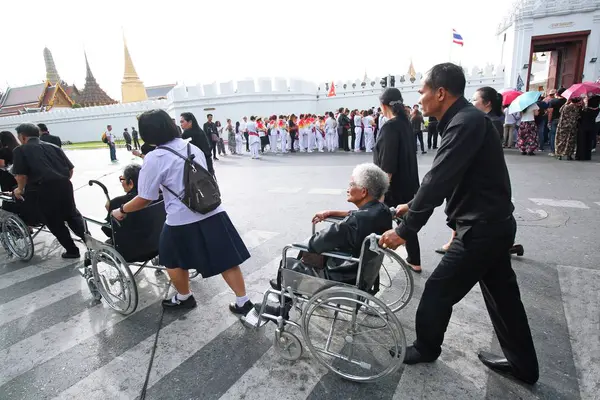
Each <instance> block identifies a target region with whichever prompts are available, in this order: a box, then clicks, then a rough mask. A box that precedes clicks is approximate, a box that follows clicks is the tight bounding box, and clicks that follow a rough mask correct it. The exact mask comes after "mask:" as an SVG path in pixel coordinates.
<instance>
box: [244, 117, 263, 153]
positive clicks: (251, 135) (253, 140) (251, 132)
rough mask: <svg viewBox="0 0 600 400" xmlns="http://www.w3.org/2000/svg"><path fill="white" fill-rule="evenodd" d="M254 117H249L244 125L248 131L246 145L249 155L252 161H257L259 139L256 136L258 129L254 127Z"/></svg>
mask: <svg viewBox="0 0 600 400" xmlns="http://www.w3.org/2000/svg"><path fill="white" fill-rule="evenodd" d="M255 121H256V117H254V115H253V116H251V117H250V122H248V124H247V125H246V129H248V143H249V146H250V155H251V156H252V159H258V158H259V157H258V153H259V150H260V137H259V136H258V129H257V127H256V122H255Z"/></svg>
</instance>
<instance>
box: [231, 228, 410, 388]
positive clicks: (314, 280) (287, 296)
mask: <svg viewBox="0 0 600 400" xmlns="http://www.w3.org/2000/svg"><path fill="white" fill-rule="evenodd" d="M328 222H332V223H337V222H339V220H337V219H330V220H329V221H328ZM313 232H314V229H313ZM379 239H380V236H378V235H375V234H371V235H369V236H367V237H366V238H365V240H364V242H363V244H362V248H361V253H360V257H359V258H355V257H353V256H352V255H349V254H343V253H339V252H328V253H323V254H321V255H322V256H325V257H329V258H334V259H338V260H343V261H350V262H353V263H358V269H357V271H356V277H355V281H353V282H352V283H350V281H349V280H348V281H346V282H340V281H334V280H330V279H324V278H322V277H320V276H311V275H307V274H304V273H301V272H298V271H296V270H293V269H289V268H287V265H288V263H289V262H299V261H298V260H297V259H293V258H288V255H287V253H288V251H289V250H297V251H299V252H308V248H307V247H306V246H305V245H302V244H291V245H287V246H285V247H284V249H283V252H282V268H281V290H276V289H272V288H269V289H268V290H267V291H266V292H265V294H264V296H263V301H262V303H261V304H260V307H259V311H258V310H257V309H258V307H257V309H254V310H252V311H251V312H250V313H248V314H247V315H246V316H245V317H243V318H242V320H243V321H244V323H245V324H246V325H249V326H251V327H255V328H258V327H261V326H263V325H264V324H266V323H267V322H268V321H273V322H275V323H276V324H277V328H276V329H275V337H274V348H275V349H276V351H277V352H278V353H279V355H280V356H281V357H282V358H284V359H286V360H290V361H294V360H297V359H299V358H300V357H301V356H302V352H303V347H302V343H301V342H300V339H299V338H298V337H297V336H296V335H295V334H293V333H292V332H290V331H289V330H288V329H286V328H287V327H288V326H292V327H295V328H298V329H299V330H300V331H301V333H302V337H303V339H304V342H305V343H306V346H307V347H308V349H309V351H310V353H311V354H312V355H313V356H314V357H315V358H316V359H317V360H318V361H319V362H320V363H321V364H322V365H324V366H325V367H326V368H327V369H329V370H330V371H332V372H333V373H335V374H337V375H339V376H341V377H342V378H345V379H348V380H352V381H356V382H373V381H376V380H378V379H381V378H383V377H385V376H388V375H390V374H392V373H393V372H395V371H396V370H397V369H398V368H399V367H400V365H401V364H402V360H403V359H404V354H405V352H406V337H405V335H404V330H403V329H402V325H401V324H400V321H399V320H398V318H397V317H396V315H395V311H398V310H400V309H402V308H404V307H405V306H406V305H407V304H408V302H409V301H410V299H411V297H412V293H413V280H412V274H411V273H410V271H409V269H408V266H406V263H405V262H404V261H403V260H402V259H401V258H400V257H399V256H398V255H397V254H395V253H394V252H393V251H392V250H390V249H387V248H382V247H380V246H379V244H378V241H379ZM386 259H390V260H393V262H394V263H395V265H397V271H395V274H396V275H398V274H399V275H398V276H400V277H403V280H404V282H405V283H404V285H403V287H402V288H397V289H398V290H397V291H398V293H396V294H393V295H392V296H391V299H392V300H387V301H384V300H383V299H384V297H382V295H383V294H385V292H387V291H389V289H390V288H391V287H388V288H385V287H384V288H385V289H386V290H380V286H381V281H382V279H381V276H382V274H384V275H385V274H387V275H388V277H389V276H390V275H391V274H390V272H389V270H387V268H385V267H384V268H382V266H383V265H384V263H385V260H386ZM327 268H330V267H327ZM333 268H334V269H335V267H333ZM386 271H387V272H386ZM389 281H391V279H389ZM378 283H379V285H378ZM290 303H291V304H290ZM388 304H389V305H388ZM267 305H277V306H278V307H279V308H278V310H279V315H272V314H268V313H267V312H266V310H267ZM390 305H391V306H392V307H393V308H391V307H390ZM290 310H297V311H298V312H299V314H300V315H299V317H298V319H297V320H296V321H293V320H291V319H290V317H289V311H290Z"/></svg>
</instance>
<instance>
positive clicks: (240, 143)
mask: <svg viewBox="0 0 600 400" xmlns="http://www.w3.org/2000/svg"><path fill="white" fill-rule="evenodd" d="M244 118H246V117H244ZM235 125H236V127H235V153H236V154H242V151H243V149H244V139H243V138H244V136H243V135H244V129H246V123H245V122H244V129H242V124H241V123H239V122H236V123H235Z"/></svg>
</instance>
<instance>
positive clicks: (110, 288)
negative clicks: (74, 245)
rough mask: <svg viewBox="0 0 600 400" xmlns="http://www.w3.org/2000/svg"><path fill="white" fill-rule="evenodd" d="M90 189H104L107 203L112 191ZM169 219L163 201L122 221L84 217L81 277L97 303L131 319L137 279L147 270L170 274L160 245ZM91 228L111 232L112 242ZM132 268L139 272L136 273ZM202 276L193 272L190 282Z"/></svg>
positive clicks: (104, 187) (129, 215) (93, 182)
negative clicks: (98, 236)
mask: <svg viewBox="0 0 600 400" xmlns="http://www.w3.org/2000/svg"><path fill="white" fill-rule="evenodd" d="M89 185H90V186H93V185H97V186H100V187H101V188H102V190H103V191H104V194H105V196H106V198H107V199H110V197H109V195H108V190H107V189H106V186H104V185H103V184H102V183H101V182H98V181H95V180H91V181H89ZM165 219H166V212H165V206H164V204H163V200H159V201H157V202H154V203H152V204H150V205H149V206H148V207H146V208H144V209H143V210H140V211H138V212H135V213H131V214H128V215H127V218H125V219H124V220H122V221H117V220H115V219H114V218H110V221H109V222H106V221H97V220H95V219H93V218H89V217H85V216H84V217H83V220H84V226H85V246H86V248H87V251H86V252H85V255H84V257H85V258H84V265H83V267H81V268H80V271H79V272H80V274H81V276H82V277H83V278H84V279H85V280H86V282H87V285H88V288H89V290H90V292H91V293H92V295H93V297H94V299H95V300H96V301H100V300H101V299H104V301H105V302H106V303H107V304H108V306H109V307H111V308H112V309H114V310H115V311H117V312H119V313H121V314H123V315H129V314H131V313H133V312H134V311H135V310H136V308H137V304H138V290H137V284H136V281H135V279H136V277H137V276H138V275H139V274H140V272H142V270H143V269H144V268H152V269H155V270H156V275H160V274H162V273H163V271H164V270H166V268H165V267H163V266H160V265H159V263H158V242H159V238H160V233H161V231H162V229H163V225H164V223H165ZM88 224H94V225H98V226H100V227H104V228H108V229H111V231H112V237H111V240H109V241H102V240H98V239H96V238H94V237H93V236H92V235H91V234H90V231H89V228H88ZM132 268H137V270H134V271H135V272H132ZM197 275H198V272H197V271H193V270H191V271H190V279H192V278H194V277H196V276H197Z"/></svg>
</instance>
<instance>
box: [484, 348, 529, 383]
mask: <svg viewBox="0 0 600 400" xmlns="http://www.w3.org/2000/svg"><path fill="white" fill-rule="evenodd" d="M477 357H479V360H480V361H481V362H482V363H483V364H484V365H485V366H486V367H488V368H489V369H491V370H492V371H496V372H498V373H499V374H502V375H507V376H510V377H513V378H516V379H518V380H520V381H522V382H525V383H528V384H530V385H533V384H534V383H536V382H537V380H538V377H533V376H532V377H523V376H518V375H517V374H515V371H514V369H513V367H512V366H511V365H510V363H509V362H508V360H507V359H506V358H504V357H500V356H496V355H494V354H492V353H488V352H487V351H480V352H479V354H477Z"/></svg>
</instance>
